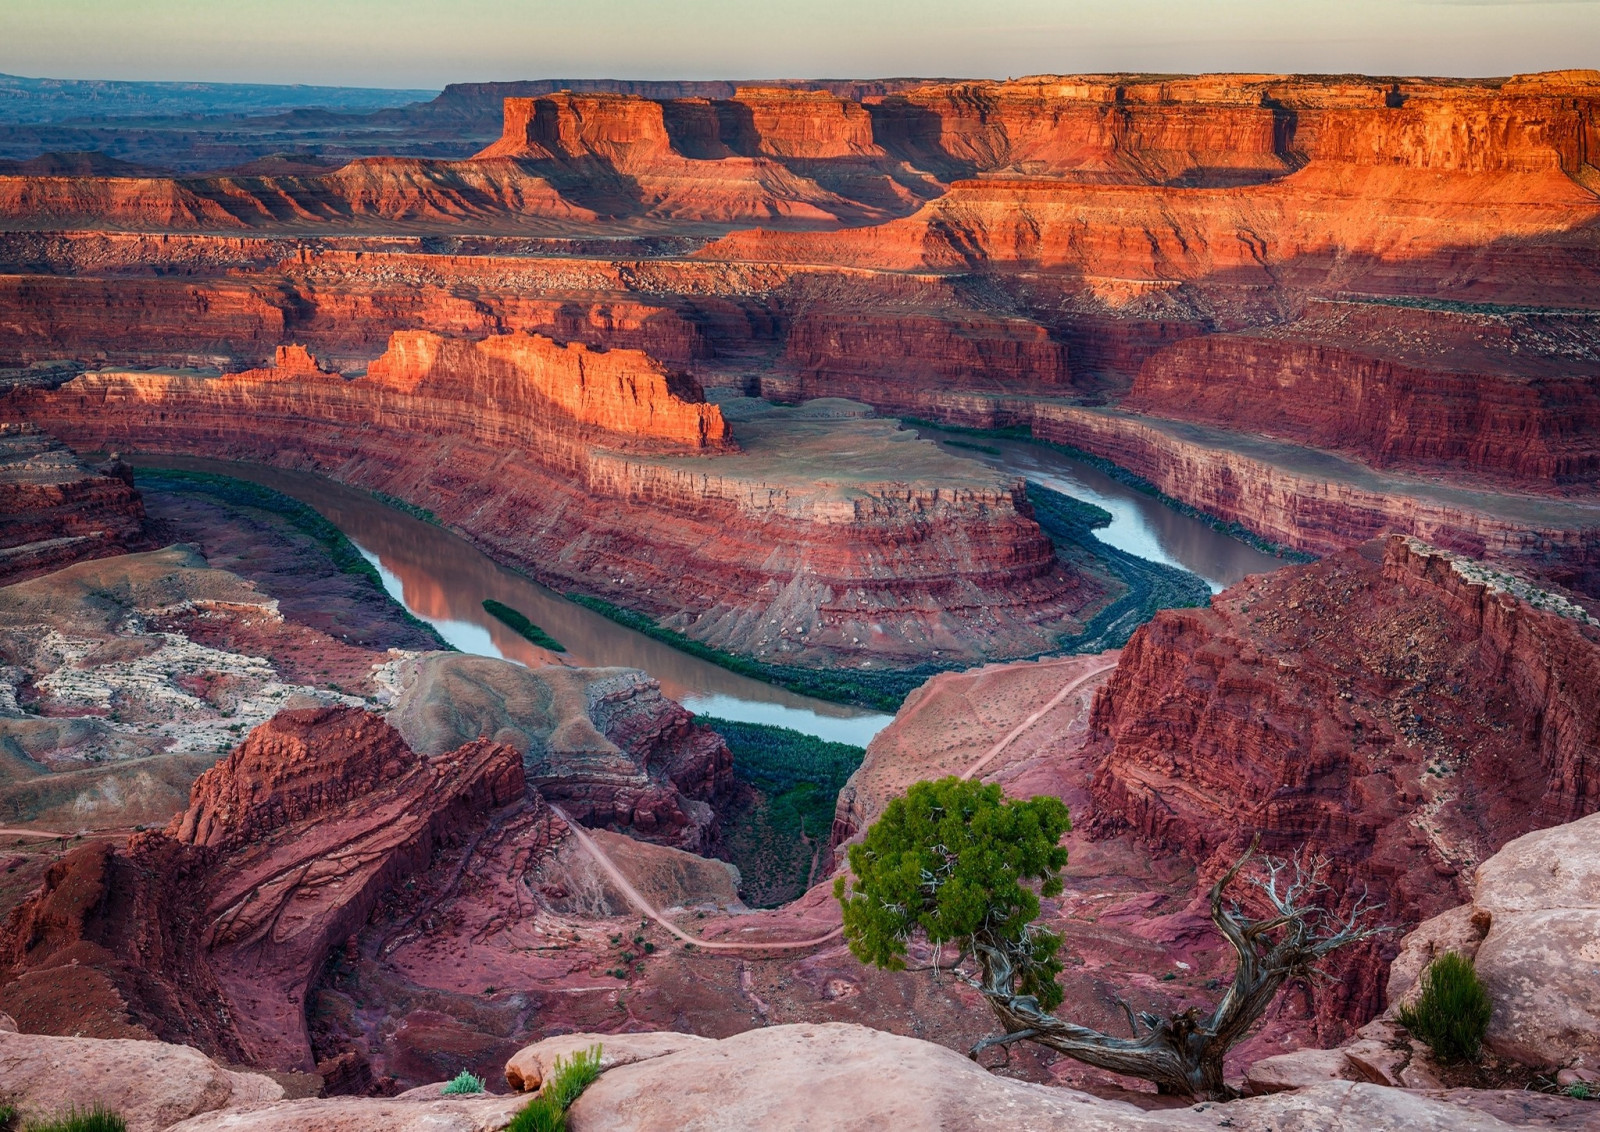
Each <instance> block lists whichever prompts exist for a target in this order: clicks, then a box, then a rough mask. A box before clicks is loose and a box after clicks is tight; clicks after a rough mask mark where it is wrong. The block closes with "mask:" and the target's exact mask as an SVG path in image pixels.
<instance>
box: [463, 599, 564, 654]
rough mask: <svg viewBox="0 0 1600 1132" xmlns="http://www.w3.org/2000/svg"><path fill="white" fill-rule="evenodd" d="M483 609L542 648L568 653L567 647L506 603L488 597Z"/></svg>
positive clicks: (484, 600) (484, 601)
mask: <svg viewBox="0 0 1600 1132" xmlns="http://www.w3.org/2000/svg"><path fill="white" fill-rule="evenodd" d="M483 608H484V610H485V611H486V612H487V613H488V614H489V615H490V616H491V617H493V618H495V620H497V621H501V622H504V623H505V624H506V625H507V626H509V627H510V628H511V629H512V630H514V631H515V632H516V633H518V634H519V635H521V636H523V637H526V638H527V639H528V640H529V641H532V642H533V643H534V644H536V645H538V646H539V647H540V648H542V649H549V650H550V651H551V652H566V651H567V647H566V646H565V645H563V644H562V643H561V642H560V641H558V640H556V639H555V638H554V637H552V636H551V635H550V634H549V633H546V632H545V631H544V630H543V629H541V628H539V626H537V625H535V624H534V623H533V622H532V621H529V620H528V618H527V617H526V616H525V615H524V614H523V613H522V612H521V611H519V610H516V609H512V608H511V607H510V606H509V605H506V604H505V603H504V602H499V601H496V600H495V599H494V598H492V597H486V598H484V599H483Z"/></svg>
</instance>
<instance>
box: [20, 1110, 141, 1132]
mask: <svg viewBox="0 0 1600 1132" xmlns="http://www.w3.org/2000/svg"><path fill="white" fill-rule="evenodd" d="M27 1132H128V1122H127V1121H126V1120H124V1119H123V1118H122V1117H121V1116H118V1115H117V1114H116V1113H114V1112H111V1111H109V1110H108V1109H106V1108H103V1107H101V1106H100V1105H98V1104H95V1105H91V1106H90V1107H89V1108H86V1109H84V1110H83V1111H81V1112H80V1111H79V1110H78V1108H77V1106H76V1105H74V1106H73V1107H72V1108H71V1109H69V1110H67V1113H66V1115H64V1116H58V1117H56V1118H55V1119H53V1120H46V1121H43V1122H40V1123H35V1122H33V1121H29V1122H28V1126H27Z"/></svg>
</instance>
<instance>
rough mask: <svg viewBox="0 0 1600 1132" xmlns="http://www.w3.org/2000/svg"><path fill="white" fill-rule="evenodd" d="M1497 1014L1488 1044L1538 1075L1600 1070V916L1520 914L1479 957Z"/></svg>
mask: <svg viewBox="0 0 1600 1132" xmlns="http://www.w3.org/2000/svg"><path fill="white" fill-rule="evenodd" d="M1478 973H1479V975H1480V976H1481V977H1482V978H1483V981H1484V985H1485V986H1486V987H1487V988H1488V990H1489V997H1490V999H1491V1001H1492V1002H1493V1003H1494V1014H1493V1015H1492V1016H1491V1017H1490V1019H1489V1032H1488V1034H1487V1035H1486V1036H1485V1039H1484V1040H1485V1042H1486V1043H1487V1045H1488V1046H1489V1048H1490V1049H1492V1050H1493V1051H1494V1052H1495V1053H1497V1054H1499V1055H1500V1056H1501V1057H1509V1058H1511V1059H1512V1060H1514V1061H1520V1062H1522V1063H1523V1064H1524V1065H1532V1066H1535V1067H1540V1068H1555V1067H1556V1066H1562V1065H1572V1064H1574V1063H1576V1064H1577V1065H1581V1066H1586V1067H1589V1068H1600V910H1590V909H1551V910H1548V911H1541V912H1518V913H1512V914H1510V915H1508V916H1504V917H1500V918H1497V919H1496V920H1495V926H1494V927H1493V928H1491V929H1490V931H1489V937H1488V938H1487V939H1485V940H1484V941H1483V947H1482V948H1480V949H1479V951H1478Z"/></svg>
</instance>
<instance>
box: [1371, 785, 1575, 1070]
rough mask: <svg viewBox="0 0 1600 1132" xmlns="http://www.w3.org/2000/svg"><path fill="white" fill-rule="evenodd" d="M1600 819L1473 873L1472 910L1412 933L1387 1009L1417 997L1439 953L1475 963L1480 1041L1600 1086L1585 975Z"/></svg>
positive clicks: (1532, 840) (1522, 846) (1530, 837)
mask: <svg viewBox="0 0 1600 1132" xmlns="http://www.w3.org/2000/svg"><path fill="white" fill-rule="evenodd" d="M1597 830H1600V817H1596V816H1595V815H1590V816H1589V817H1586V818H1583V819H1581V820H1579V821H1575V822H1572V823H1571V824H1569V825H1563V826H1557V827H1555V828H1552V829H1541V830H1536V831H1535V832H1533V833H1528V834H1524V835H1523V836H1522V837H1519V838H1517V839H1516V840H1514V841H1511V842H1509V843H1507V844H1506V846H1505V847H1504V848H1502V849H1501V850H1500V851H1499V852H1498V853H1496V854H1495V855H1494V856H1492V857H1490V858H1489V859H1488V860H1486V861H1484V862H1483V863H1482V864H1481V865H1479V866H1478V870H1477V873H1476V876H1475V877H1474V880H1473V884H1472V898H1471V902H1470V903H1468V904H1464V905H1462V906H1460V907H1458V908H1453V909H1451V910H1450V911H1448V912H1444V913H1441V914H1440V915H1438V916H1435V917H1434V918H1432V919H1431V920H1428V921H1426V922H1425V923H1423V924H1421V925H1419V926H1418V927H1417V930H1416V931H1415V932H1413V933H1412V934H1411V935H1408V936H1407V937H1406V938H1405V940H1404V941H1402V948H1403V953H1402V959H1404V960H1405V962H1402V961H1401V960H1396V962H1395V965H1394V967H1393V968H1391V970H1390V973H1389V986H1388V997H1389V1002H1390V1006H1391V1013H1392V1012H1393V1008H1394V1007H1396V1006H1398V1005H1399V1004H1401V1003H1404V1002H1407V1001H1410V1000H1412V999H1414V998H1415V997H1416V994H1417V983H1418V980H1419V978H1420V976H1421V974H1422V971H1423V970H1424V968H1425V967H1426V965H1427V964H1428V963H1429V962H1431V961H1432V960H1433V959H1434V958H1435V957H1437V956H1438V955H1441V954H1443V953H1444V952H1446V951H1455V952H1458V953H1460V954H1462V955H1465V956H1467V957H1468V958H1470V959H1472V960H1473V965H1474V966H1475V967H1476V968H1477V971H1478V974H1479V977H1480V978H1482V979H1483V981H1484V985H1485V987H1486V988H1487V989H1488V991H1489V995H1490V998H1491V1000H1492V1001H1493V1003H1494V1013H1493V1014H1492V1015H1491V1016H1490V1019H1489V1031H1488V1034H1487V1036H1486V1038H1485V1041H1486V1043H1487V1044H1488V1046H1489V1048H1490V1049H1492V1050H1493V1051H1494V1052H1495V1053H1497V1054H1499V1055H1500V1056H1502V1057H1506V1058H1510V1059H1512V1060H1515V1061H1519V1062H1522V1063H1524V1064H1526V1065H1531V1066H1533V1067H1535V1068H1538V1069H1544V1070H1547V1071H1551V1072H1554V1071H1556V1070H1561V1069H1565V1070H1568V1071H1572V1072H1575V1073H1576V1074H1578V1075H1579V1076H1578V1079H1579V1080H1582V1081H1588V1082H1590V1083H1591V1084H1592V1083H1594V1082H1596V1081H1597V1080H1600V1041H1597V1040H1596V1035H1597V1034H1600V1024H1597V1018H1600V999H1597V998H1596V995H1595V991H1594V978H1593V975H1592V969H1593V967H1594V964H1595V961H1596V960H1595V953H1596V951H1597V950H1600V945H1597V944H1596V942H1595V940H1596V939H1597V938H1600V936H1597V928H1600V924H1597V920H1600V901H1597V900H1596V898H1595V892H1596V891H1597V889H1596V882H1597V879H1600V878H1597V876H1596V861H1595V851H1594V846H1595V840H1594V838H1595V833H1596V831H1597Z"/></svg>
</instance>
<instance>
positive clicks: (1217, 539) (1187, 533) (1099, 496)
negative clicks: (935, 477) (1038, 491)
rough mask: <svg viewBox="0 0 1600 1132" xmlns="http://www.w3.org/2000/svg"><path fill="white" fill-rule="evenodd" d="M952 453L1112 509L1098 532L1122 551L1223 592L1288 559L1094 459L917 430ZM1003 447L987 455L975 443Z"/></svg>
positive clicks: (1044, 448) (1017, 442)
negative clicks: (1134, 484) (1137, 486)
mask: <svg viewBox="0 0 1600 1132" xmlns="http://www.w3.org/2000/svg"><path fill="white" fill-rule="evenodd" d="M917 431H918V433H920V434H921V435H923V436H926V437H928V438H929V439H930V440H937V441H938V442H939V443H940V444H941V445H943V446H945V447H948V448H949V449H950V450H951V451H952V452H954V453H956V454H958V455H962V456H967V457H969V458H971V459H974V460H982V461H984V462H985V463H987V464H992V465H994V466H995V467H998V468H1003V469H1005V470H1006V471H1008V472H1011V473H1012V474H1014V475H1018V476H1022V477H1023V478H1025V479H1030V480H1032V481H1034V482H1035V483H1039V484H1043V485H1044V486H1045V487H1048V488H1050V489H1051V490H1053V491H1059V492H1061V493H1062V494H1063V495H1070V496H1072V497H1073V498H1074V499H1082V500H1084V501H1085V502H1088V503H1093V504H1094V505H1095V506H1097V507H1103V508H1105V509H1106V510H1107V511H1109V512H1111V525H1110V526H1109V527H1102V528H1100V529H1099V530H1097V531H1095V532H1094V533H1095V537H1096V538H1098V539H1100V541H1101V542H1104V543H1108V544H1109V545H1111V546H1114V547H1116V548H1117V549H1119V550H1125V551H1127V552H1128V553H1129V554H1135V555H1138V556H1139V557H1140V558H1145V559H1148V560H1150V561H1152V562H1161V563H1164V564H1165V565H1168V566H1177V567H1179V568H1181V569H1184V570H1188V571H1191V572H1192V573H1195V574H1198V575H1200V577H1201V578H1203V579H1205V582H1206V584H1207V585H1208V586H1210V587H1211V592H1212V593H1218V592H1220V591H1221V590H1224V589H1226V588H1227V587H1228V586H1231V585H1233V583H1235V582H1237V581H1239V580H1241V579H1242V578H1244V577H1245V576H1246V575H1247V574H1264V573H1267V572H1268V571H1271V570H1277V569H1280V568H1282V567H1283V566H1284V564H1285V563H1284V561H1283V559H1281V558H1277V557H1274V556H1273V555H1271V554H1267V553H1264V552H1263V551H1260V550H1257V549H1256V548H1255V547H1253V546H1250V545H1249V544H1248V543H1243V542H1240V541H1239V540H1238V539H1236V538H1233V537H1231V536H1229V535H1225V534H1223V533H1222V532H1221V531H1216V530H1212V528H1211V525H1210V524H1209V523H1205V522H1202V521H1200V520H1198V519H1191V518H1190V517H1189V516H1187V515H1184V514H1182V513H1180V512H1178V511H1174V510H1173V509H1172V508H1170V507H1168V506H1166V505H1165V504H1163V503H1161V502H1160V501H1159V500H1156V499H1152V498H1151V497H1150V496H1148V495H1145V494H1144V493H1143V492H1139V491H1135V490H1134V489H1133V488H1131V487H1129V486H1128V485H1127V484H1123V483H1118V482H1117V481H1116V480H1114V479H1112V478H1111V477H1110V476H1108V475H1106V474H1105V473H1104V472H1102V471H1100V470H1099V469H1098V468H1096V467H1095V466H1094V465H1092V464H1088V463H1085V462H1084V461H1082V460H1075V459H1073V458H1072V457H1071V456H1068V455H1065V454H1064V453H1061V452H1058V451H1056V450H1055V449H1054V448H1049V447H1047V446H1045V445H1043V444H1035V443H1033V442H1031V441H1026V440H998V439H991V438H989V437H984V438H983V439H982V440H969V439H966V438H964V437H961V436H959V435H958V434H952V433H947V432H945V431H943V430H941V429H934V428H923V427H921V426H919V427H918V429H917ZM977 444H981V445H983V446H984V447H986V448H990V449H997V450H998V454H996V453H992V452H985V451H982V450H981V449H979V448H976V447H973V446H974V445H977Z"/></svg>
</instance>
